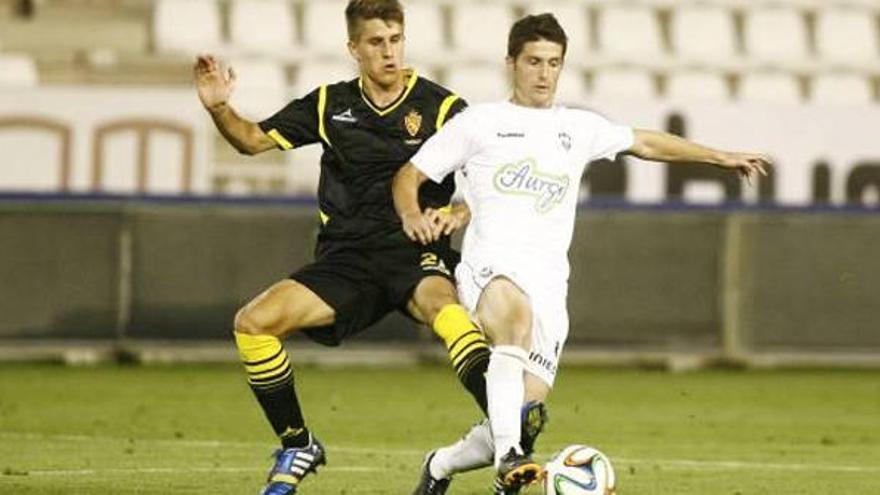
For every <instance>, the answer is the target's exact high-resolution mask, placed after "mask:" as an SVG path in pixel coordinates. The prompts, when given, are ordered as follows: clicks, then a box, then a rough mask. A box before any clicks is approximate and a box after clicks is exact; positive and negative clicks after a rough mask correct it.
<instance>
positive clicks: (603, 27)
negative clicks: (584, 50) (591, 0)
mask: <svg viewBox="0 0 880 495" xmlns="http://www.w3.org/2000/svg"><path fill="white" fill-rule="evenodd" d="M598 31H599V33H598V34H599V49H600V50H601V52H602V54H603V56H606V57H609V58H612V59H615V58H619V59H626V60H644V61H651V62H653V61H656V59H657V57H659V56H661V55H663V51H664V50H663V39H662V37H661V35H660V23H659V22H658V20H657V17H656V16H655V14H654V11H653V10H652V9H650V8H648V7H640V6H635V5H632V6H628V5H627V6H624V5H621V6H607V7H603V8H602V10H601V11H600V13H599V26H598Z"/></svg>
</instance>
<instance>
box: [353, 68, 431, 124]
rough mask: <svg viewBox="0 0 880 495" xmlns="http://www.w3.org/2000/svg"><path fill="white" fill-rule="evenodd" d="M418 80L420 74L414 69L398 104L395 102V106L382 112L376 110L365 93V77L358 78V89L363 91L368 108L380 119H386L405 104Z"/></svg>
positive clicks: (362, 94)
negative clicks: (385, 117)
mask: <svg viewBox="0 0 880 495" xmlns="http://www.w3.org/2000/svg"><path fill="white" fill-rule="evenodd" d="M418 79H419V74H418V72H416V70H415V69H413V71H412V74H410V76H409V81H407V82H406V89H405V90H404V91H403V94H402V95H400V97H399V98H398V99H397V101H396V102H394V104H393V105H391V106H390V107H387V108H385V109H381V110H380V109H378V108H376V106H375V105H373V102H371V101H370V99H369V98H368V97H367V95H366V94H365V93H364V78H363V77H359V78H358V87H359V88H360V89H361V99H363V100H364V102H365V103H366V104H367V106H368V107H370V109H372V110H373V111H374V112H376V113H377V114H379V116H380V117H384V116H385V115H388V114H389V113H391V112H393V111H394V109H395V108H397V107H399V106H400V104H401V103H403V101H404V100H406V97H407V96H409V92H410V91H412V89H413V87H414V86H415V85H416V81H417V80H418Z"/></svg>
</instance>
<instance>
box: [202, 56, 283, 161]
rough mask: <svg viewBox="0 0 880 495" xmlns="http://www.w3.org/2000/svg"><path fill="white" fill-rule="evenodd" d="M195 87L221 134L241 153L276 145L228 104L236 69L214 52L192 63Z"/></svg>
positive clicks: (251, 152)
mask: <svg viewBox="0 0 880 495" xmlns="http://www.w3.org/2000/svg"><path fill="white" fill-rule="evenodd" d="M193 76H194V78H195V84H196V89H197V90H198V93H199V99H200V100H201V101H202V105H203V106H204V107H205V109H206V110H207V111H208V113H210V114H211V119H213V120H214V125H216V126H217V130H219V131H220V134H222V135H223V137H225V138H226V140H227V141H229V143H230V144H231V145H232V146H233V147H234V148H235V149H236V150H238V151H239V152H240V153H243V154H245V155H255V154H257V153H261V152H263V151H266V150H270V149H272V148H274V147H275V142H274V141H272V139H271V138H270V137H269V136H267V135H266V134H265V133H264V132H263V130H262V129H260V126H258V125H257V124H255V123H254V122H251V121H249V120H247V119H245V118H243V117H241V116H240V115H238V114H237V113H236V112H235V110H234V109H233V108H232V107H231V106H230V105H229V97H230V96H231V95H232V90H233V88H234V87H235V72H234V71H233V70H232V68H231V67H229V68H223V67H221V65H220V63H219V62H218V61H217V60H216V59H215V58H214V57H213V56H211V55H200V56H199V57H197V58H196V63H195V65H194V66H193Z"/></svg>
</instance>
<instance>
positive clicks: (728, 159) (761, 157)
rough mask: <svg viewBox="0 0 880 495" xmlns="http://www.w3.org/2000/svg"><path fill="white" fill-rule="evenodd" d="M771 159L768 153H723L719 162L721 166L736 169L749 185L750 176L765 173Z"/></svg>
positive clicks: (771, 161) (755, 176) (750, 181)
mask: <svg viewBox="0 0 880 495" xmlns="http://www.w3.org/2000/svg"><path fill="white" fill-rule="evenodd" d="M772 163H773V159H772V158H770V156H769V155H765V154H763V153H725V154H724V159H723V161H722V162H721V163H720V164H719V165H720V166H721V167H723V168H726V169H730V170H736V172H737V173H738V174H739V175H740V177H743V178H744V179H746V181H747V182H748V183H749V185H752V178H753V177H754V178H756V179H757V177H758V174H760V175H764V176H766V175H767V169H768V168H769V166H770V164H772Z"/></svg>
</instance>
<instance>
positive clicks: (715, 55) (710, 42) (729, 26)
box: [669, 5, 736, 62]
mask: <svg viewBox="0 0 880 495" xmlns="http://www.w3.org/2000/svg"><path fill="white" fill-rule="evenodd" d="M669 28H670V36H671V41H672V50H673V52H674V53H675V56H676V57H677V58H679V59H682V60H685V61H699V62H705V61H712V62H718V61H723V60H726V59H729V58H731V57H734V56H736V29H735V27H734V21H733V14H732V13H731V12H730V10H729V9H727V8H725V7H721V6H715V5H693V6H686V7H685V6H682V7H680V8H678V9H676V10H675V11H674V12H673V13H672V17H671V18H670V25H669Z"/></svg>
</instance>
